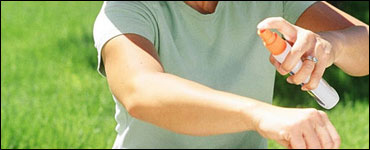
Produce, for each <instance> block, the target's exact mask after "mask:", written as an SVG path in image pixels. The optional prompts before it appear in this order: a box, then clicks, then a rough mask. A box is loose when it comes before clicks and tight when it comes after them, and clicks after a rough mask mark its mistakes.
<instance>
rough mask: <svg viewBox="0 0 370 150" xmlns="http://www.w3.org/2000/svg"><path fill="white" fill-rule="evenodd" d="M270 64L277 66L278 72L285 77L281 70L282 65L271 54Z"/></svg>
mask: <svg viewBox="0 0 370 150" xmlns="http://www.w3.org/2000/svg"><path fill="white" fill-rule="evenodd" d="M270 62H271V64H272V65H274V66H275V68H276V70H277V71H278V72H279V73H280V74H282V75H283V72H282V70H281V69H280V63H279V62H278V61H277V60H276V59H275V58H274V57H273V56H272V54H270Z"/></svg>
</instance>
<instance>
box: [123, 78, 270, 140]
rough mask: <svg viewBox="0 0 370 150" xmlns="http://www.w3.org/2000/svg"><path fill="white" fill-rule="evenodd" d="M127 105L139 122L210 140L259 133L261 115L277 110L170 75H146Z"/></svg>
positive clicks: (139, 79) (140, 80)
mask: <svg viewBox="0 0 370 150" xmlns="http://www.w3.org/2000/svg"><path fill="white" fill-rule="evenodd" d="M134 80H135V81H134V82H132V85H135V88H134V89H135V90H134V91H135V92H131V93H130V94H128V95H130V96H128V97H129V98H128V99H127V98H126V100H125V101H126V103H127V104H129V106H128V107H129V108H128V109H129V112H130V114H131V115H133V116H134V117H135V118H138V119H140V120H144V121H147V122H150V123H152V124H155V125H157V126H160V127H162V128H165V129H169V130H172V131H174V132H177V133H182V134H188V135H196V136H206V135H215V134H224V133H233V132H240V131H245V130H255V122H256V121H257V120H258V118H257V116H258V115H257V114H254V113H256V112H257V111H255V109H259V110H258V111H259V112H260V111H261V109H262V108H266V109H267V108H268V107H274V106H272V105H269V104H266V103H262V102H259V101H256V100H253V99H250V98H245V97H241V96H238V95H235V94H231V93H226V92H222V91H217V90H213V89H211V88H208V87H206V86H203V85H201V84H198V83H195V82H193V81H189V80H185V79H182V78H180V77H177V76H174V75H171V74H166V73H149V74H148V73H145V74H144V73H142V74H141V75H139V76H137V77H136V78H135V79H134Z"/></svg>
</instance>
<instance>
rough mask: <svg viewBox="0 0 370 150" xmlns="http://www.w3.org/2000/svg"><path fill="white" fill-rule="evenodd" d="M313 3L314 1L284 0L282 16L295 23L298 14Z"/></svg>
mask: <svg viewBox="0 0 370 150" xmlns="http://www.w3.org/2000/svg"><path fill="white" fill-rule="evenodd" d="M313 3H315V1H284V2H283V18H285V19H286V20H287V21H289V22H290V23H292V24H295V22H296V21H297V20H298V18H299V16H301V14H302V13H303V12H304V11H305V10H306V9H307V8H308V7H310V6H311V5H312V4H313Z"/></svg>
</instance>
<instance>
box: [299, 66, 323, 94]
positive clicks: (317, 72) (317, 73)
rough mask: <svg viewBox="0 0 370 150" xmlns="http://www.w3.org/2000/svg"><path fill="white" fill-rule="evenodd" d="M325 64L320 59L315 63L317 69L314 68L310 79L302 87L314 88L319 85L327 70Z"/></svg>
mask: <svg viewBox="0 0 370 150" xmlns="http://www.w3.org/2000/svg"><path fill="white" fill-rule="evenodd" d="M325 68H326V67H325V64H323V63H322V62H320V60H319V61H318V62H317V64H316V65H315V69H314V70H313V72H312V74H311V77H310V81H309V82H308V83H307V84H305V85H304V86H303V87H302V88H305V89H307V90H314V89H316V88H317V87H318V86H319V83H320V80H321V78H322V76H323V75H324V72H325Z"/></svg>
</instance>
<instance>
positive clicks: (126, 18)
mask: <svg viewBox="0 0 370 150" xmlns="http://www.w3.org/2000/svg"><path fill="white" fill-rule="evenodd" d="M153 18H154V17H153V14H152V13H151V11H150V8H149V7H148V6H147V5H145V4H144V3H142V2H137V1H135V2H128V1H126V2H104V4H103V6H102V8H101V10H100V12H99V14H98V16H97V18H96V20H95V23H94V31H93V35H94V42H95V47H96V49H97V51H98V67H97V70H98V72H99V73H100V74H101V75H103V76H105V75H106V74H105V69H104V65H103V64H102V58H101V51H102V48H103V46H104V45H105V44H106V43H107V42H108V41H109V40H110V39H112V38H114V37H116V36H118V35H122V34H125V33H134V34H138V35H141V36H143V37H145V38H146V39H148V40H149V41H151V42H152V43H154V40H155V30H154V23H153Z"/></svg>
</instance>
